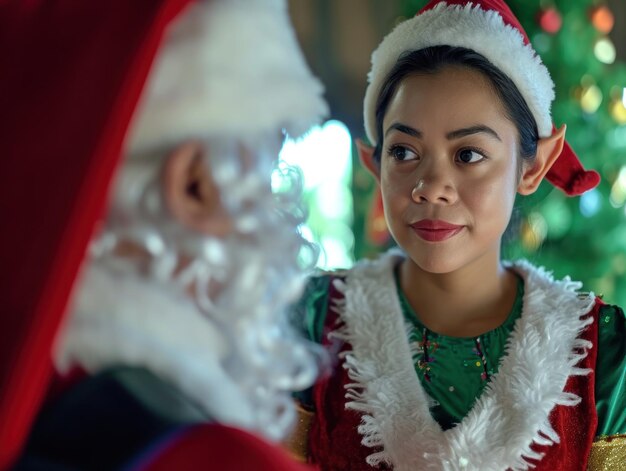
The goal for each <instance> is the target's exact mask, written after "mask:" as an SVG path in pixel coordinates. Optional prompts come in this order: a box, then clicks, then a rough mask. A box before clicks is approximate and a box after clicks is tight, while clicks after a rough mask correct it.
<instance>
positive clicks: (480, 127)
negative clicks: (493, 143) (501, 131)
mask: <svg viewBox="0 0 626 471" xmlns="http://www.w3.org/2000/svg"><path fill="white" fill-rule="evenodd" d="M480 133H485V134H489V135H490V136H493V137H495V138H496V139H497V140H499V141H500V142H502V139H500V136H498V133H497V132H495V131H494V130H493V129H491V128H490V127H489V126H485V125H484V124H477V125H476V126H470V127H469V128H462V129H456V130H454V131H450V132H449V133H448V134H446V138H447V139H449V140H452V139H459V138H461V137H465V136H471V135H472V134H480Z"/></svg>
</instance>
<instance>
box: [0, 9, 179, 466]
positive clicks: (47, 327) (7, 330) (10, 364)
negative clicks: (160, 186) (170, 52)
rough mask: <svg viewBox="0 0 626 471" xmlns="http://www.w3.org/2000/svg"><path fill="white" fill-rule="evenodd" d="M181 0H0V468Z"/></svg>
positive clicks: (15, 442) (31, 405)
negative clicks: (0, 313) (124, 142)
mask: <svg viewBox="0 0 626 471" xmlns="http://www.w3.org/2000/svg"><path fill="white" fill-rule="evenodd" d="M186 3H187V0H133V1H127V0H109V1H106V2H86V1H84V0H28V1H19V0H7V1H3V2H0V70H2V73H1V74H0V106H1V108H2V111H3V112H2V113H1V114H0V142H2V145H4V150H3V153H2V160H1V164H0V165H1V166H2V167H1V171H0V220H1V221H2V224H3V229H2V231H1V232H0V266H2V277H1V279H0V299H2V309H3V311H2V315H1V316H0V332H2V333H3V339H2V342H0V443H1V444H2V446H1V447H0V469H6V468H7V467H8V466H9V465H10V463H11V462H12V460H13V459H14V458H15V457H16V455H17V454H18V453H19V449H20V447H21V446H22V444H23V441H24V438H25V436H26V434H27V432H28V429H29V426H30V424H31V421H32V419H33V416H34V415H35V414H36V412H37V409H38V407H39V405H40V402H41V400H42V397H43V395H44V393H45V390H46V388H47V385H48V382H49V379H50V376H51V372H52V365H51V362H50V350H51V345H52V341H53V338H54V335H55V333H56V331H57V329H58V326H59V323H60V322H61V319H62V315H63V312H64V309H65V307H66V304H67V301H68V297H69V294H70V291H71V288H72V285H73V283H74V280H75V277H76V274H77V271H78V268H79V265H80V262H81V260H82V258H83V255H84V252H85V249H86V246H87V243H88V241H89V239H90V238H91V236H92V233H93V231H94V226H95V224H96V221H97V220H98V219H99V218H100V216H101V214H102V211H103V207H104V204H105V201H106V200H105V198H106V194H107V190H108V187H109V183H110V181H111V177H112V174H113V172H114V170H115V168H116V165H117V162H118V160H119V157H120V148H121V144H122V141H123V138H124V134H125V132H126V129H127V126H128V123H129V120H130V118H131V115H132V112H133V110H134V108H135V105H136V102H137V100H138V97H139V94H140V91H141V89H142V87H143V84H144V81H145V78H146V75H147V73H148V70H149V67H150V64H151V62H152V60H153V57H154V54H155V52H156V50H157V47H158V44H159V41H160V39H161V36H162V32H163V29H164V28H165V26H166V25H167V23H168V22H169V21H170V20H171V19H172V18H173V17H174V16H175V15H177V14H178V13H179V12H180V10H181V9H182V7H183V6H184V5H185V4H186Z"/></svg>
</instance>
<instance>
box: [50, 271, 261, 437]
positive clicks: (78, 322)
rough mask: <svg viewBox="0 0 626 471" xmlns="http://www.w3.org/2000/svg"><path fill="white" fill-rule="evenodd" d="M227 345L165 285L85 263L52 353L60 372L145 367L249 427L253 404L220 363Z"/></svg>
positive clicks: (222, 417) (209, 409)
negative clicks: (84, 268) (76, 369)
mask: <svg viewBox="0 0 626 471" xmlns="http://www.w3.org/2000/svg"><path fill="white" fill-rule="evenodd" d="M127 300H131V301H130V302H128V301H127ZM226 350H227V348H226V343H225V342H224V340H223V338H222V334H221V333H220V332H219V330H218V329H216V327H215V326H214V325H213V324H212V322H211V321H210V320H208V319H206V318H204V317H203V316H202V315H201V313H200V311H199V310H198V309H197V308H196V306H195V305H194V304H193V302H192V301H191V300H190V299H189V298H187V297H186V296H184V295H182V294H181V293H178V292H176V291H175V290H174V289H172V286H168V285H167V284H164V285H163V286H161V287H159V286H155V285H154V284H147V283H146V282H145V281H143V280H142V279H141V277H139V276H137V275H134V274H130V273H113V272H112V271H111V270H108V269H103V268H101V267H98V266H97V265H96V264H91V265H90V266H88V267H87V268H86V270H85V273H83V275H82V279H81V283H80V285H79V286H78V289H77V292H76V296H75V299H74V301H73V306H72V313H71V315H70V316H69V318H68V320H67V322H66V324H65V325H64V326H63V330H62V331H61V334H60V335H59V338H58V339H57V341H56V345H55V355H54V356H55V363H56V366H57V368H58V369H59V370H60V371H61V372H63V371H66V370H68V369H69V368H70V367H71V366H72V365H80V366H81V367H82V368H84V369H86V370H87V371H88V372H90V373H97V372H99V371H102V370H104V369H107V368H113V367H117V366H122V365H123V366H134V367H142V368H146V369H148V370H149V371H151V372H152V373H153V374H155V375H156V376H158V377H160V378H162V379H164V380H165V381H168V382H170V383H171V384H173V385H174V386H175V387H177V388H178V389H179V390H180V391H181V392H182V393H183V394H184V395H185V396H186V397H187V398H189V399H190V400H191V401H193V402H194V403H195V404H196V405H198V406H199V407H201V408H202V410H203V411H204V412H205V413H206V414H207V415H208V416H209V417H211V418H212V419H215V420H218V421H220V422H222V423H227V424H233V425H236V426H241V427H245V428H249V429H252V428H253V426H254V422H253V420H254V417H255V414H254V410H253V407H252V405H251V404H250V401H248V400H247V399H246V397H245V395H244V394H243V392H242V390H241V388H240V387H239V386H238V385H237V384H236V383H235V382H234V381H233V380H232V379H231V378H230V377H229V376H228V374H227V373H226V372H225V371H224V369H223V367H222V364H221V361H222V359H223V357H224V356H225V355H227V351H226Z"/></svg>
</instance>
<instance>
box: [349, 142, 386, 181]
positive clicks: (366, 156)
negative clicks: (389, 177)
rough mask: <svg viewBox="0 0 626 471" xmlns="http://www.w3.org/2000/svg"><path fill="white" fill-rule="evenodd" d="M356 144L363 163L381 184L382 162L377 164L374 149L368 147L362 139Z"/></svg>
mask: <svg viewBox="0 0 626 471" xmlns="http://www.w3.org/2000/svg"><path fill="white" fill-rule="evenodd" d="M355 143H356V148H357V151H358V152H359V159H360V160H361V163H362V164H363V166H364V167H365V168H366V169H367V170H368V171H369V172H370V173H371V174H372V175H373V176H374V178H375V179H376V181H377V182H378V183H380V162H377V161H376V159H375V158H374V148H373V147H372V146H370V145H367V144H366V143H365V142H363V141H362V140H361V139H356V141H355Z"/></svg>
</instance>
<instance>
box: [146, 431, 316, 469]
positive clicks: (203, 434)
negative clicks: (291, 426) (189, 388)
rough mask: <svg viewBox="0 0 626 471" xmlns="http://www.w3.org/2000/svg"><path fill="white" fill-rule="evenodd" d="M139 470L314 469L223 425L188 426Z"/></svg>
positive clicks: (277, 448) (248, 434) (281, 451)
mask: <svg viewBox="0 0 626 471" xmlns="http://www.w3.org/2000/svg"><path fill="white" fill-rule="evenodd" d="M136 469H141V470H143V471H172V470H176V471H195V470H199V469H219V470H223V471H241V470H255V471H265V470H267V471H307V470H308V471H313V468H311V467H309V466H305V465H302V464H300V463H298V462H296V461H294V460H293V459H292V458H291V457H290V456H289V455H288V454H287V453H286V452H285V451H284V450H283V449H281V448H279V447H278V446H276V445H271V444H269V443H267V442H264V441H263V440H261V439H259V438H257V437H255V436H254V435H252V434H250V433H248V432H245V431H243V430H239V429H235V428H230V427H226V426H223V425H206V424H205V425H198V426H194V427H190V428H188V429H186V430H185V431H184V432H183V433H182V434H180V435H178V436H177V437H176V438H175V439H173V440H172V441H171V442H170V443H168V444H167V445H166V446H164V447H163V448H162V449H161V450H160V451H158V452H157V453H155V454H154V455H153V456H152V457H150V458H148V459H147V460H146V461H145V462H144V463H143V464H140V465H139V466H138V467H137V468H136Z"/></svg>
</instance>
